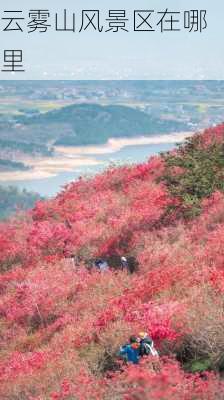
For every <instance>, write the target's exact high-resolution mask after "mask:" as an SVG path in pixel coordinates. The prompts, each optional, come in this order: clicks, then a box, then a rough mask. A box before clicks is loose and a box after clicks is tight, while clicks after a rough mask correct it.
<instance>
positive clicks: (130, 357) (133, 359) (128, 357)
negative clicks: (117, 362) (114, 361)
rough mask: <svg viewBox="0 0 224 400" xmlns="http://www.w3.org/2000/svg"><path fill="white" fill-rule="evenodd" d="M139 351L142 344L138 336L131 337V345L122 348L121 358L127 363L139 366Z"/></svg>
mask: <svg viewBox="0 0 224 400" xmlns="http://www.w3.org/2000/svg"><path fill="white" fill-rule="evenodd" d="M139 349H140V343H139V341H138V338H137V337H136V336H131V337H130V339H129V343H128V344H125V345H124V346H121V348H120V351H119V354H118V355H119V356H120V357H121V358H122V359H123V360H124V361H125V362H127V363H132V364H138V363H139V358H140V354H139Z"/></svg>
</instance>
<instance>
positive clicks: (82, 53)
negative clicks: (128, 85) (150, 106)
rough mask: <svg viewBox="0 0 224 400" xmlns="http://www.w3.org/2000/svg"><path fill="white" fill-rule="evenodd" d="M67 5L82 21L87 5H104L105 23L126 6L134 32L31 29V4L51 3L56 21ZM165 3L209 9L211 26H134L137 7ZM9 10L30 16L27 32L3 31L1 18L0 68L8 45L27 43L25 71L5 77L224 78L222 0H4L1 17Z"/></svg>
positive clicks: (39, 6) (41, 6) (157, 7)
mask: <svg viewBox="0 0 224 400" xmlns="http://www.w3.org/2000/svg"><path fill="white" fill-rule="evenodd" d="M64 8H66V9H67V10H68V13H72V12H75V13H76V23H77V26H79V25H80V22H81V14H82V10H83V9H99V10H100V11H101V13H102V15H101V16H102V23H104V20H105V18H107V17H108V10H110V9H112V10H116V9H117V10H126V12H127V17H129V22H128V27H129V28H130V32H128V33H127V32H121V33H112V32H109V33H105V32H102V33H98V32H94V31H93V30H89V31H86V32H82V33H77V32H76V33H73V32H55V29H53V28H50V29H49V30H48V32H47V33H38V32H35V33H32V34H28V33H27V28H26V25H27V22H28V21H29V18H28V13H29V10H30V9H49V11H50V14H51V16H50V18H49V23H51V24H52V25H54V15H55V13H56V12H58V13H59V14H60V13H62V12H63V10H64ZM166 8H168V9H169V10H170V11H181V12H183V11H185V10H191V9H199V10H200V9H203V10H204V9H206V10H207V23H208V27H207V29H206V30H204V31H203V33H201V34H200V33H189V32H188V31H187V30H182V31H181V32H166V33H163V34H161V33H160V32H159V31H158V32H133V11H134V10H135V9H140V10H142V9H146V10H155V11H164V10H165V9H166ZM5 10H23V16H24V17H25V18H26V22H24V26H25V31H24V32H18V31H16V32H2V30H3V26H5V23H6V22H5V21H3V20H1V31H0V35H1V37H0V43H1V44H0V60H1V69H2V64H3V51H4V50H5V49H22V50H23V56H24V67H25V69H26V72H25V73H16V74H14V75H12V74H10V73H3V72H0V79H224V68H223V66H224V44H223V37H224V24H223V17H224V2H223V0H213V1H212V0H179V1H178V0H152V1H148V0H76V1H74V0H64V1H63V2H62V1H59V0H54V1H53V0H45V1H43V0H20V1H18V0H7V1H6V0H1V17H5V15H4V11H5ZM181 15H183V14H181ZM157 19H158V16H157Z"/></svg>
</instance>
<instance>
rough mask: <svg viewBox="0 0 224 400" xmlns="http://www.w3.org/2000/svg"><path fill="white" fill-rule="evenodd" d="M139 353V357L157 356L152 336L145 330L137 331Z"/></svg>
mask: <svg viewBox="0 0 224 400" xmlns="http://www.w3.org/2000/svg"><path fill="white" fill-rule="evenodd" d="M139 344H140V348H139V354H140V356H141V357H143V356H149V355H152V356H154V357H158V355H159V354H158V351H157V350H156V349H155V348H154V343H153V340H152V338H151V337H150V336H149V335H148V334H147V333H146V332H140V333H139Z"/></svg>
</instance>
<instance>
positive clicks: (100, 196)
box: [0, 125, 224, 400]
mask: <svg viewBox="0 0 224 400" xmlns="http://www.w3.org/2000/svg"><path fill="white" fill-rule="evenodd" d="M0 249H1V251H0V271H1V274H0V399H4V400H122V399H124V400H199V399H203V400H213V399H215V400H216V399H217V400H222V399H223V398H224V394H223V393H224V383H223V370H224V125H220V126H217V127H215V128H211V129H208V130H206V131H205V132H203V133H202V134H196V135H195V136H194V137H193V138H191V139H189V140H188V141H187V142H186V143H185V144H184V145H182V146H181V147H179V148H178V149H177V150H175V151H173V152H172V153H167V154H163V155H160V156H156V157H153V158H151V159H150V160H149V161H148V162H146V163H144V164H141V165H133V166H127V167H121V168H112V169H109V170H107V171H106V172H104V173H103V174H100V175H97V176H96V177H95V178H92V179H89V180H88V179H80V180H79V181H78V182H75V183H72V184H70V185H69V186H68V187H66V188H65V189H64V190H63V191H62V192H61V193H60V194H59V195H58V196H57V197H56V198H54V199H51V200H48V201H40V202H38V203H37V204H36V206H35V208H34V209H33V210H32V211H31V212H29V213H27V214H25V215H18V216H17V217H15V218H13V219H11V220H9V221H7V222H5V223H1V224H0ZM72 256H73V258H72ZM109 256H127V257H130V256H131V257H134V259H135V260H136V262H137V264H138V269H137V271H135V272H134V273H133V274H129V273H128V272H126V271H119V270H115V269H113V268H111V269H110V270H109V271H107V272H105V273H99V272H98V271H97V270H94V269H92V270H89V268H88V267H87V266H88V262H89V260H93V259H95V258H97V257H109ZM139 330H140V331H142V330H144V331H147V332H149V333H150V335H151V337H152V339H153V341H154V343H155V346H156V348H157V349H158V351H159V354H160V357H159V358H156V359H155V358H152V357H147V358H145V359H143V360H142V361H141V362H140V363H139V364H138V365H127V366H120V365H119V361H118V360H117V357H116V354H117V351H118V349H119V347H120V345H121V344H123V343H125V342H126V341H127V339H128V337H129V336H130V335H131V334H133V333H134V334H135V333H136V332H139Z"/></svg>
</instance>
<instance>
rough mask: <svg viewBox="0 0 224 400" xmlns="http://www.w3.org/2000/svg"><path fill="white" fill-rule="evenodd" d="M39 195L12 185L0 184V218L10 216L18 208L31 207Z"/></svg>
mask: <svg viewBox="0 0 224 400" xmlns="http://www.w3.org/2000/svg"><path fill="white" fill-rule="evenodd" d="M39 199H40V196H39V195H38V194H37V193H32V192H28V191H27V190H25V189H24V190H22V191H20V190H18V189H17V188H16V187H14V186H9V187H3V186H0V219H4V218H7V217H9V216H10V214H12V213H13V212H15V211H16V210H18V209H20V210H21V209H22V210H25V209H28V208H32V207H33V206H34V204H35V202H36V201H37V200H39Z"/></svg>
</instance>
